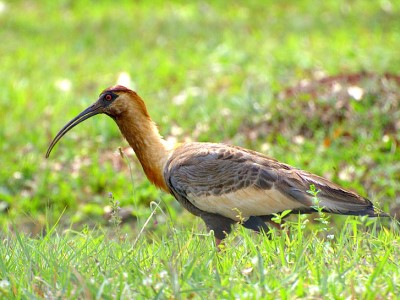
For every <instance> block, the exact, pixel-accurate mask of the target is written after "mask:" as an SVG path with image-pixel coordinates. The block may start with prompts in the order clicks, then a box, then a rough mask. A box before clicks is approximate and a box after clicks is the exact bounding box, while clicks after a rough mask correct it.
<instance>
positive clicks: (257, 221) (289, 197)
mask: <svg viewBox="0 0 400 300" xmlns="http://www.w3.org/2000/svg"><path fill="white" fill-rule="evenodd" d="M97 114H106V115H108V116H109V117H111V118H112V119H113V120H114V121H115V122H116V123H117V125H118V127H119V129H120V131H121V133H122V134H123V136H124V137H125V139H126V140H127V141H128V143H129V145H130V146H131V147H132V148H133V150H134V152H135V153H136V156H137V158H138V159H139V161H140V164H141V165H142V167H143V170H144V173H145V174H146V176H147V178H148V179H149V180H150V181H151V182H152V183H153V184H154V185H155V186H156V187H158V188H160V189H162V190H164V191H165V192H167V193H170V194H171V195H172V196H173V197H174V198H175V199H176V200H178V201H179V203H180V204H181V205H182V206H183V207H184V208H185V209H187V210H188V211H189V212H190V213H192V214H193V215H195V216H198V217H200V218H201V219H203V221H204V222H205V224H206V226H207V228H208V229H209V230H213V231H214V236H215V239H216V243H217V245H218V244H219V243H220V242H221V241H222V240H223V239H224V238H225V237H226V236H227V234H229V232H230V231H231V230H232V226H233V225H234V224H236V223H240V224H241V225H243V226H244V227H246V228H248V229H252V230H254V231H256V232H260V231H267V230H268V228H269V227H268V226H267V225H266V224H267V223H270V224H271V223H273V222H272V221H271V218H272V217H273V216H274V214H276V213H280V212H283V211H287V210H290V212H291V213H312V212H314V211H316V203H315V197H314V196H313V195H311V194H310V193H309V192H308V191H309V190H310V186H311V185H313V186H314V187H315V189H316V190H318V202H319V203H318V205H319V206H320V207H321V208H322V209H323V211H325V212H329V213H334V214H341V215H366V216H370V217H377V216H386V214H385V213H383V212H379V211H378V210H377V209H376V208H375V207H374V206H373V204H372V203H371V201H370V200H368V199H366V198H364V197H362V196H360V195H358V194H356V193H354V192H352V191H349V190H347V189H344V188H342V187H340V186H338V185H336V184H335V183H332V182H331V181H329V180H327V179H325V178H323V177H320V176H317V175H314V174H311V173H309V172H306V171H303V170H300V169H297V168H294V167H292V166H290V165H287V164H285V163H282V162H279V161H277V160H276V159H274V158H271V157H268V156H266V155H264V154H261V153H258V152H256V151H252V150H248V149H245V148H241V147H237V146H231V145H227V144H222V143H200V142H188V143H181V144H176V145H170V144H169V143H167V142H166V140H164V139H163V138H162V137H161V136H160V134H159V131H158V129H157V126H156V124H155V123H154V122H153V121H152V119H151V118H150V115H149V113H148V111H147V108H146V105H145V103H144V101H143V100H142V98H141V97H140V96H139V95H138V94H137V93H136V92H135V91H132V90H131V89H128V88H126V87H124V86H121V85H116V86H112V87H110V88H107V89H105V90H104V91H103V92H102V93H101V94H100V96H99V98H98V100H97V101H96V102H95V103H94V104H93V105H91V106H90V107H88V108H87V109H85V110H84V111H83V112H81V113H80V114H79V115H78V116H76V117H75V118H74V119H72V120H71V121H70V122H68V123H67V124H66V125H65V126H64V127H63V128H62V129H61V130H60V131H59V132H58V134H57V135H56V136H55V138H54V139H53V141H52V142H51V144H50V146H49V148H48V150H47V153H46V157H49V155H50V152H51V151H52V149H53V147H54V146H55V145H56V143H57V142H58V141H59V140H60V139H61V138H62V137H63V136H64V135H65V134H66V133H67V132H68V131H69V130H71V129H72V128H73V127H75V126H76V125H78V124H79V123H81V122H83V121H84V120H86V119H88V118H90V117H92V116H94V115H97Z"/></svg>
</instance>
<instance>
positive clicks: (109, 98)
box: [104, 94, 113, 101]
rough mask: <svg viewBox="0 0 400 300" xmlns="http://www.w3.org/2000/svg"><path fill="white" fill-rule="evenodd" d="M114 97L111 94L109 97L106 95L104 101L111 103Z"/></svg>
mask: <svg viewBox="0 0 400 300" xmlns="http://www.w3.org/2000/svg"><path fill="white" fill-rule="evenodd" d="M112 98H113V97H112V96H111V94H107V95H105V97H104V99H106V100H107V101H111V100H112Z"/></svg>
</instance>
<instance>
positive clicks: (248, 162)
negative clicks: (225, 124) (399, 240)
mask: <svg viewBox="0 0 400 300" xmlns="http://www.w3.org/2000/svg"><path fill="white" fill-rule="evenodd" d="M164 176H165V178H166V181H167V184H168V185H169V187H170V189H171V190H173V191H175V193H179V195H181V196H182V197H186V196H187V195H192V196H194V197H196V198H198V199H201V198H202V197H208V196H219V195H225V194H228V193H233V192H235V191H239V190H243V189H246V188H249V187H253V188H255V189H259V190H264V191H268V190H271V189H276V190H278V191H279V192H280V193H281V194H282V195H285V196H286V197H287V198H288V199H290V200H293V201H297V202H298V203H299V208H298V211H304V212H310V211H312V210H313V208H312V207H313V206H314V205H315V203H313V197H312V196H311V195H310V194H309V193H308V192H307V191H308V190H309V189H310V185H311V184H314V185H315V186H316V188H317V190H319V191H320V192H319V193H318V198H319V200H320V203H319V205H320V206H323V207H324V208H325V210H326V211H328V212H333V213H340V214H356V215H357V214H367V215H371V216H372V215H374V211H373V206H372V203H371V202H370V201H369V200H367V199H364V198H362V197H361V196H359V195H357V194H355V193H353V192H350V191H347V190H344V189H342V188H340V187H339V186H337V185H335V184H333V183H331V182H329V181H328V180H326V179H324V178H322V177H319V176H316V175H313V174H310V173H307V172H305V171H302V170H298V169H295V168H293V167H291V166H289V165H286V164H282V163H280V162H278V161H276V160H274V159H272V158H269V157H267V156H264V155H262V154H259V153H257V152H254V151H250V150H247V149H242V148H239V147H232V146H228V145H224V144H211V143H188V144H184V145H183V146H181V147H180V148H178V149H176V150H175V152H174V153H173V155H172V156H171V158H170V160H169V161H168V162H167V165H166V168H165V173H164ZM200 201H201V200H200ZM243 201H246V199H243ZM266 203H267V202H266ZM269 203H270V202H269Z"/></svg>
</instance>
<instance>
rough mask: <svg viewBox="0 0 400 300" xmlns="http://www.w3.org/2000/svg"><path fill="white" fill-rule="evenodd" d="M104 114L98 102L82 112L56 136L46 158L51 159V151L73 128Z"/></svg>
mask: <svg viewBox="0 0 400 300" xmlns="http://www.w3.org/2000/svg"><path fill="white" fill-rule="evenodd" d="M102 112H103V107H102V105H101V103H100V102H99V101H98V102H96V103H94V104H93V105H92V106H90V107H88V108H86V109H85V110H84V111H83V112H81V113H80V114H79V115H77V116H76V117H75V118H73V119H72V120H71V121H69V122H68V123H67V125H65V126H64V127H63V128H62V129H61V130H60V131H59V132H58V133H57V135H56V136H55V138H54V139H53V141H52V142H51V144H50V146H49V149H47V152H46V158H48V157H49V155H50V152H51V150H52V149H53V147H54V146H55V145H56V144H57V142H58V141H59V140H60V139H61V138H62V137H63V136H64V135H65V134H66V133H67V132H68V131H70V130H71V129H72V128H74V127H75V126H76V125H78V124H79V123H81V122H83V121H85V120H86V119H89V118H90V117H93V116H95V115H98V114H101V113H102Z"/></svg>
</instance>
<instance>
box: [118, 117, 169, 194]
mask: <svg viewBox="0 0 400 300" xmlns="http://www.w3.org/2000/svg"><path fill="white" fill-rule="evenodd" d="M115 121H116V123H117V124H118V127H119V128H120V130H121V132H122V134H123V135H124V137H125V138H126V140H127V141H128V143H129V145H130V146H131V147H132V148H133V150H134V151H135V153H136V156H137V157H138V159H139V161H140V163H141V165H142V167H143V170H144V172H145V174H146V176H147V178H148V179H149V180H150V181H151V182H152V183H153V184H154V185H156V186H157V187H158V188H161V189H163V190H165V191H168V187H167V185H166V183H165V179H164V175H163V170H164V166H165V163H166V162H167V160H168V158H169V156H170V152H171V147H169V146H168V144H167V142H166V141H165V140H164V139H163V138H162V137H161V136H160V134H159V132H158V129H157V126H156V124H155V123H154V122H153V121H152V120H151V119H150V117H149V116H148V115H147V116H146V115H138V114H136V115H135V114H133V113H131V114H130V113H126V114H124V115H123V116H121V117H117V118H115Z"/></svg>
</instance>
